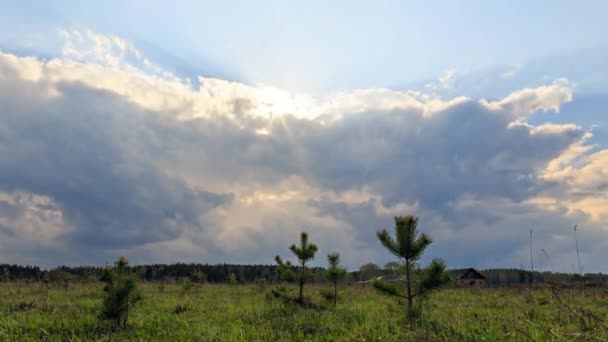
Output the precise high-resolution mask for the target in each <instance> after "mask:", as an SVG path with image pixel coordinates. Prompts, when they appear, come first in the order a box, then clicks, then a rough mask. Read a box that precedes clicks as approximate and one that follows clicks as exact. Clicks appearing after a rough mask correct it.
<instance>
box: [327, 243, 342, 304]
mask: <svg viewBox="0 0 608 342" xmlns="http://www.w3.org/2000/svg"><path fill="white" fill-rule="evenodd" d="M327 262H328V264H329V266H328V268H327V272H326V273H325V275H326V277H327V279H328V280H329V281H332V282H333V283H334V293H333V301H334V307H336V304H337V300H338V281H339V280H342V279H344V277H346V269H345V268H343V267H341V266H340V254H338V253H331V254H328V255H327Z"/></svg>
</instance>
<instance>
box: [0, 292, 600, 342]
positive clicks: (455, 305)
mask: <svg viewBox="0 0 608 342" xmlns="http://www.w3.org/2000/svg"><path fill="white" fill-rule="evenodd" d="M141 288H142V291H143V295H144V300H143V301H142V302H140V303H139V304H138V305H137V306H136V307H135V309H134V310H133V311H132V313H131V315H130V318H129V324H130V327H129V328H128V329H126V330H122V331H113V329H112V328H111V327H110V326H109V325H107V324H105V323H100V322H99V320H98V319H97V317H98V315H99V310H100V305H101V298H102V297H101V296H102V291H101V285H100V284H89V285H70V287H69V288H68V289H67V290H65V289H64V288H60V287H53V286H50V287H48V286H45V285H42V284H16V283H1V284H0V296H1V298H2V301H1V306H0V311H1V317H0V340H2V341H32V340H52V341H66V340H72V341H82V340H100V341H116V340H141V341H164V340H167V341H168V340H171V341H262V340H264V341H267V340H279V341H286V340H311V341H409V340H411V341H420V340H429V341H435V340H462V341H504V340H512V341H522V340H534V341H547V340H557V341H585V340H588V341H608V290H605V289H595V290H592V289H587V290H560V291H559V292H558V296H557V297H556V296H554V295H553V293H552V292H551V291H549V290H528V289H521V290H520V289H484V290H475V289H445V290H442V291H439V292H435V293H433V294H432V295H431V296H430V298H428V300H427V303H426V310H425V311H424V312H423V314H422V316H421V318H420V319H418V320H417V321H416V322H409V321H408V320H407V319H406V315H405V307H404V306H403V305H400V304H399V303H398V302H397V301H395V300H393V299H392V298H387V297H385V296H383V295H381V294H379V293H377V292H376V291H375V290H374V289H372V288H369V287H368V288H365V287H361V286H344V287H343V288H342V289H341V297H340V300H339V302H338V306H337V307H336V308H335V309H334V308H333V307H332V306H331V305H329V304H327V305H326V307H327V308H326V309H321V308H317V309H302V308H299V307H296V306H285V305H284V304H282V303H280V302H278V301H277V300H275V299H271V298H270V296H268V295H267V294H268V292H269V288H266V289H265V290H261V289H259V288H257V287H255V286H242V285H241V286H229V285H203V286H201V287H194V288H192V289H191V290H189V291H188V292H187V293H184V290H183V288H182V287H181V286H179V285H167V286H165V287H164V288H161V287H160V286H159V285H158V284H142V285H141ZM306 290H307V291H306V292H307V295H308V296H310V297H311V298H312V300H314V301H315V302H317V303H319V304H321V303H324V301H323V299H322V298H321V296H320V295H319V291H320V290H321V287H319V286H312V287H308V288H307V289H306ZM323 305H325V304H323Z"/></svg>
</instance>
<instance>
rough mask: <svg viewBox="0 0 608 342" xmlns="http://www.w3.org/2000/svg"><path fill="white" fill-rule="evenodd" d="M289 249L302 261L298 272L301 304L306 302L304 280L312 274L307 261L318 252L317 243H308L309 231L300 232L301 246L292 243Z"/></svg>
mask: <svg viewBox="0 0 608 342" xmlns="http://www.w3.org/2000/svg"><path fill="white" fill-rule="evenodd" d="M289 249H290V250H291V251H292V252H293V254H295V255H296V256H297V257H298V260H299V261H300V267H299V272H298V281H299V283H300V296H299V298H298V301H299V302H300V304H303V303H304V281H305V280H306V279H307V278H308V277H309V276H310V275H309V274H308V268H307V267H306V262H308V261H310V260H312V259H314V258H315V253H317V250H318V248H317V245H315V244H314V243H308V233H306V232H302V234H300V247H298V246H296V245H295V244H293V245H291V246H290V247H289Z"/></svg>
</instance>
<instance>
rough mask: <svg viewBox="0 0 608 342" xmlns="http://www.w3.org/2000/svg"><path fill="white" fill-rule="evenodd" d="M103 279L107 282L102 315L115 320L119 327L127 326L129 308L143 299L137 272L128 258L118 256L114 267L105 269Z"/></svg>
mask: <svg viewBox="0 0 608 342" xmlns="http://www.w3.org/2000/svg"><path fill="white" fill-rule="evenodd" d="M101 280H102V281H103V282H105V283H106V286H105V287H104V289H103V290H104V292H105V297H104V300H103V310H102V317H103V318H105V319H107V320H111V321H114V322H115V323H116V326H117V327H122V328H126V327H127V320H128V319H129V309H130V308H131V307H132V306H133V305H134V304H135V303H137V302H139V301H140V300H141V295H140V294H139V291H137V281H136V278H135V274H134V273H133V272H131V270H130V269H129V263H128V261H127V258H125V257H123V256H121V257H120V258H118V260H116V261H115V262H114V267H113V268H112V269H106V270H105V272H104V275H103V276H102V278H101Z"/></svg>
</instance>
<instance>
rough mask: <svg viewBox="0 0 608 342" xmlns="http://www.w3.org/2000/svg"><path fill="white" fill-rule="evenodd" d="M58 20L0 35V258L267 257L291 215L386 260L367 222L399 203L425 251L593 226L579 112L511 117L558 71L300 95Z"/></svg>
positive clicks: (589, 158) (547, 104) (510, 253)
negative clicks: (196, 72) (538, 78)
mask: <svg viewBox="0 0 608 342" xmlns="http://www.w3.org/2000/svg"><path fill="white" fill-rule="evenodd" d="M61 34H62V35H63V37H64V39H65V40H66V47H65V49H64V55H63V56H59V57H56V58H53V59H50V60H42V59H40V58H37V57H24V56H16V55H12V54H6V53H0V104H2V106H1V108H2V109H0V119H1V120H2V123H3V124H2V127H0V161H1V164H2V168H0V215H2V218H1V219H0V228H1V229H0V234H3V235H4V236H6V237H7V238H10V239H13V240H14V241H17V242H19V241H21V242H22V243H23V246H25V249H22V250H21V252H17V251H15V252H14V253H13V252H11V254H9V253H8V252H7V253H4V254H0V255H2V256H3V257H4V258H8V257H10V258H11V260H10V261H11V262H12V261H15V262H19V261H23V262H34V263H47V264H48V263H50V264H56V263H97V264H99V263H102V262H104V261H105V260H107V259H109V258H111V257H112V256H114V255H116V254H118V253H121V254H127V255H132V256H133V257H134V258H135V259H136V261H137V262H175V261H179V260H182V261H189V260H192V261H202V262H223V261H226V262H243V263H245V262H259V263H266V262H268V263H269V262H271V261H272V256H273V255H275V254H277V253H281V252H285V251H286V246H287V245H288V244H289V243H291V242H292V241H294V239H296V238H297V234H298V232H299V231H302V230H306V231H309V232H310V234H311V239H312V240H313V241H317V242H319V245H320V247H321V252H322V253H326V252H329V251H333V250H338V251H340V252H341V253H342V254H343V255H344V256H345V261H346V262H347V263H348V264H349V266H351V267H356V266H357V265H359V264H361V263H363V262H366V261H376V262H383V261H386V260H387V258H388V256H387V255H386V254H385V253H383V252H382V251H381V248H380V247H379V245H378V244H377V243H376V241H375V231H376V230H378V229H380V228H383V227H387V226H388V225H390V223H391V220H392V219H391V218H392V216H394V215H399V214H405V213H410V212H413V213H417V214H419V215H421V216H422V217H423V219H422V221H421V225H422V229H424V230H426V231H429V232H430V233H431V234H432V235H434V236H435V237H436V240H437V243H436V245H435V246H434V247H433V249H432V254H433V256H444V257H446V258H447V261H448V263H449V264H452V265H455V266H465V265H467V264H470V263H473V262H476V261H477V263H478V264H480V265H481V266H488V267H490V266H513V265H514V266H518V265H519V260H520V258H521V252H522V250H524V249H522V248H523V246H524V243H525V241H524V240H523V239H522V238H524V237H525V233H522V232H526V231H527V229H528V227H527V225H534V227H535V231H539V232H542V234H541V233H539V234H540V235H539V239H542V240H543V241H544V242H543V243H545V246H548V247H547V248H546V249H547V250H548V249H549V246H552V247H554V250H555V251H556V253H560V254H559V255H560V256H559V257H563V258H567V254H568V252H567V249H566V247H565V243H562V242H560V241H562V240H563V239H562V238H561V237H563V232H562V230H560V229H562V228H561V227H560V228H558V227H557V226H558V225H562V223H563V226H564V227H567V226H568V225H570V224H573V222H585V223H588V224H589V230H590V231H592V232H593V234H596V235H597V236H599V235H598V234H599V232H601V228H599V227H600V226H601V222H603V221H602V220H605V213H604V212H603V211H602V210H604V209H602V208H606V206H605V205H604V204H605V202H602V201H605V200H606V187H605V186H604V185H605V184H603V179H604V178H605V177H604V176H605V174H604V173H605V172H604V170H605V169H606V168H605V165H606V163H607V162H608V160H607V158H605V152H604V151H602V150H601V149H599V150H598V149H597V148H596V150H593V149H592V147H590V146H592V142H591V141H592V139H593V137H592V133H591V132H590V131H588V130H587V129H585V128H583V127H579V126H577V125H574V124H556V123H546V124H542V125H533V124H530V123H529V122H527V118H528V117H529V116H530V115H531V114H533V113H535V112H538V111H558V110H559V109H560V107H561V106H562V105H563V104H564V103H566V102H570V101H573V86H572V84H571V83H570V82H569V81H567V80H564V79H558V80H555V81H553V82H551V83H549V84H547V85H544V86H540V87H536V88H526V89H521V90H518V91H515V92H513V93H511V94H505V96H504V97H503V98H501V99H494V100H485V99H470V98H467V97H453V98H449V99H444V98H441V97H439V96H437V95H434V94H427V93H424V92H421V91H416V90H406V91H397V90H390V89H361V90H353V91H347V92H340V93H335V94H330V95H327V96H324V97H313V96H309V95H305V94H294V93H291V92H288V91H285V90H282V89H278V88H275V87H271V86H266V85H246V84H242V83H238V82H230V81H225V80H220V79H213V78H205V77H200V78H199V79H198V80H197V82H196V85H195V84H194V83H193V82H191V81H190V80H188V79H182V78H179V77H177V76H175V75H173V74H171V73H168V72H165V71H163V70H162V68H160V67H158V66H156V65H154V64H153V63H152V62H150V61H148V60H147V59H146V58H145V57H144V56H143V54H142V53H141V52H139V50H137V49H136V48H135V47H133V46H132V45H130V44H129V43H128V42H125V41H123V40H121V39H120V38H118V37H113V36H105V35H99V34H96V33H92V32H88V31H87V32H64V31H62V33H61ZM451 78H452V76H450V77H448V78H446V80H449V79H451ZM592 151H595V152H592ZM591 190H595V191H594V192H593V193H592V191H591ZM598 201H599V202H598ZM590 234H592V233H590ZM556 236H557V237H556ZM560 239H562V240H560ZM32 241H34V242H36V243H33V242H32ZM605 241H606V240H602V239H598V240H597V241H595V242H594V243H593V244H592V245H589V246H588V248H587V249H584V251H583V252H584V253H588V255H589V256H597V255H601V253H602V252H601V251H598V249H597V248H598V247H597V246H599V244H602V243H604V244H605V243H606V242H605ZM539 243H540V242H539ZM539 245H540V244H539ZM462 247H470V249H469V250H470V251H472V252H471V255H468V256H462V255H461V254H460V251H461V250H462ZM497 250H499V251H500V252H501V253H500V256H496V253H495V252H496V251H497ZM598 253H599V254H598ZM49 255H50V256H51V257H50V259H49ZM74 255H80V257H79V259H78V260H77V261H76V262H75V261H72V260H70V259H71V258H72V257H73V256H74ZM559 257H558V256H555V258H556V259H557V258H559ZM484 258H486V259H485V260H486V261H484V262H479V260H484ZM320 259H322V258H320ZM7 261H9V260H7ZM482 264H483V265H482ZM598 267H599V266H598Z"/></svg>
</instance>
